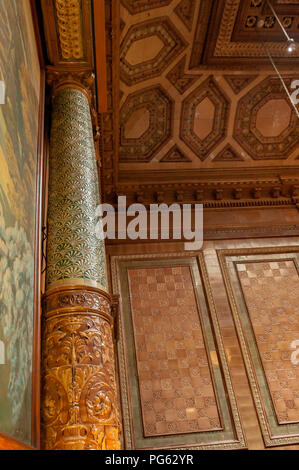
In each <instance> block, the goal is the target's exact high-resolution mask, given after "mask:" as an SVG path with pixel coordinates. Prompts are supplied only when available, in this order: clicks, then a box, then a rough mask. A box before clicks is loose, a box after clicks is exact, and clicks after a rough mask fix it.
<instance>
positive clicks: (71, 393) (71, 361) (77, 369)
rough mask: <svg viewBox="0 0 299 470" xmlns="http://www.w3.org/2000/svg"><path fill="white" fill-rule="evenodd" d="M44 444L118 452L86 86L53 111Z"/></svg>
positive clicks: (71, 91) (58, 99) (65, 94)
mask: <svg viewBox="0 0 299 470" xmlns="http://www.w3.org/2000/svg"><path fill="white" fill-rule="evenodd" d="M48 201H49V203H48V243H47V279H46V294H45V296H44V302H43V304H44V305H43V339H42V403H41V416H42V445H43V448H45V449H72V450H77V449H78V450H79V449H97V450H100V449H118V448H119V447H120V443H119V427H120V426H119V418H118V411H117V398H116V383H115V369H114V348H113V337H112V328H113V318H112V314H111V298H110V296H109V294H108V292H107V276H106V259H105V246H104V242H103V241H101V240H98V239H97V237H96V235H95V227H96V222H97V221H96V208H97V206H98V204H99V186H98V177H97V166H96V156H95V150H94V142H93V133H92V125H91V118H90V108H89V103H88V99H87V98H86V96H85V94H84V93H83V91H80V90H79V89H75V88H71V87H66V88H63V89H61V90H60V91H58V92H57V94H56V96H55V98H54V102H53V111H52V124H51V139H50V175H49V196H48Z"/></svg>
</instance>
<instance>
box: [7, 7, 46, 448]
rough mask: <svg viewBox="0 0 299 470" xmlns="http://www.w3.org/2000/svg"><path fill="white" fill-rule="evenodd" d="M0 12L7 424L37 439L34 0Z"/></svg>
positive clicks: (12, 432) (37, 79)
mask: <svg viewBox="0 0 299 470" xmlns="http://www.w3.org/2000/svg"><path fill="white" fill-rule="evenodd" d="M0 11H1V15H0V80H3V81H4V82H5V86H6V101H5V104H4V105H0V286H1V292H0V340H1V341H2V343H1V344H2V345H4V358H2V359H4V361H2V362H4V364H1V365H0V430H1V431H3V432H6V433H9V434H10V435H13V436H14V437H17V438H19V439H21V440H23V441H28V442H30V440H31V399H32V397H31V395H32V394H31V380H32V376H31V375H32V340H33V292H34V231H35V199H36V172H37V170H36V168H37V141H38V115H39V96H40V67H39V61H38V54H37V50H36V44H35V38H34V29H33V23H32V17H31V9H30V2H29V0H10V1H9V2H8V1H7V0H0Z"/></svg>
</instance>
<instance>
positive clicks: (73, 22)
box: [55, 0, 84, 60]
mask: <svg viewBox="0 0 299 470" xmlns="http://www.w3.org/2000/svg"><path fill="white" fill-rule="evenodd" d="M55 11H56V18H57V23H56V24H57V30H58V39H59V48H60V54H61V58H62V59H63V60H80V59H82V58H83V57H84V45H83V36H82V18H81V12H82V4H81V0H55Z"/></svg>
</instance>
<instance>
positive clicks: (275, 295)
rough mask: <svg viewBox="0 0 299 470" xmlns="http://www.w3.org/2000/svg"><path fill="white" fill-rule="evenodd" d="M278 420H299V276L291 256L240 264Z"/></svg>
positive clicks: (246, 298)
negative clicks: (297, 343)
mask: <svg viewBox="0 0 299 470" xmlns="http://www.w3.org/2000/svg"><path fill="white" fill-rule="evenodd" d="M237 269H238V274H239V278H240V282H241V285H242V289H243V293H244V296H245V300H246V304H247V309H248V312H249V316H250V319H251V323H252V326H253V330H254V333H255V337H256V342H257V346H258V349H259V353H260V356H261V360H262V364H263V367H264V371H265V375H266V378H267V381H268V385H269V390H270V393H271V396H272V400H273V404H274V408H275V410H276V415H277V420H278V422H279V424H284V423H293V422H298V421H299V366H298V365H296V364H293V363H292V361H291V356H292V353H293V352H294V350H293V349H292V348H291V344H292V342H293V341H294V340H299V276H298V272H297V269H296V266H295V264H294V262H293V261H292V260H290V261H277V262H274V261H273V262H269V263H266V262H257V263H246V264H238V265H237Z"/></svg>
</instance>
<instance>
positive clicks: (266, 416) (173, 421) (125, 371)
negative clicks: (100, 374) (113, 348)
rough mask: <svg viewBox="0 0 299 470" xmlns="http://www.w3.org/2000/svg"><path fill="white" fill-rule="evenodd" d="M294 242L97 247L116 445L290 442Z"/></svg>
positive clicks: (294, 436)
mask: <svg viewBox="0 0 299 470" xmlns="http://www.w3.org/2000/svg"><path fill="white" fill-rule="evenodd" d="M298 243H299V239H298V237H284V238H283V237H281V238H280V237H277V238H255V239H253V238H247V239H244V240H240V239H233V240H216V241H206V242H204V246H203V249H202V251H201V252H189V253H188V252H186V251H184V250H183V245H181V244H179V243H147V244H146V243H144V244H140V243H138V244H137V243H136V244H131V245H122V246H121V245H115V246H110V247H108V252H109V253H110V264H111V274H112V277H111V284H112V286H113V291H114V293H120V325H119V329H120V334H119V337H120V340H119V376H120V389H121V398H122V413H123V424H124V445H125V447H126V448H146V447H149V448H159V447H166V448H168V447H169V446H171V445H173V446H180V447H184V446H188V447H189V446H190V447H199V448H220V449H224V448H228V447H230V448H242V447H244V446H246V447H247V448H248V449H265V448H268V449H270V448H272V449H294V450H295V449H296V450H298V444H299V421H298V410H299V401H298V399H299V397H298V379H299V375H298V374H299V369H298V364H295V363H293V362H292V354H293V355H294V348H292V344H293V342H295V341H297V340H298V339H299V330H298V308H297V305H298V300H299V294H298V285H299V277H298V272H299V269H298V266H299V263H298V259H299V249H298ZM187 267H188V268H189V271H188V270H187ZM187 271H188V272H187ZM190 274H191V278H192V282H191V280H190V277H189V276H190ZM194 296H195V298H196V302H195V301H194ZM196 311H197V314H196ZM191 315H193V318H192V321H191V322H190V320H191ZM197 315H198V317H197ZM196 318H197V320H196ZM198 318H199V320H198ZM198 321H199V323H198ZM143 335H144V337H143ZM211 338H214V341H215V342H214V343H213V342H211ZM203 344H204V346H203ZM296 344H297V343H296ZM201 348H202V349H204V350H205V351H203V350H201ZM206 358H208V361H206ZM208 364H209V367H207V365H208ZM165 366H166V367H165ZM219 369H220V370H221V376H222V378H223V381H222V382H221V380H219V377H217V371H219ZM201 381H202V384H201V385H200V386H198V385H199V384H200V382H201ZM204 382H207V383H209V384H213V390H214V395H213V396H212V395H211V394H210V391H208V390H207V393H205V392H206V390H205V386H206V385H204ZM126 384H127V385H126ZM223 388H224V389H225V393H223ZM216 404H217V407H216ZM225 407H227V408H228V409H229V410H230V413H231V414H230V415H231V417H232V418H231V421H229V419H227V418H226V411H225ZM215 418H216V419H219V418H220V428H219V427H218V429H217V426H216V424H217V425H218V426H219V422H216V420H215ZM201 424H204V425H205V428H204V427H203V428H201V429H200V425H201ZM212 425H213V426H215V427H214V429H213V430H211V427H210V428H209V426H212ZM207 430H208V432H206V431H207Z"/></svg>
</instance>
